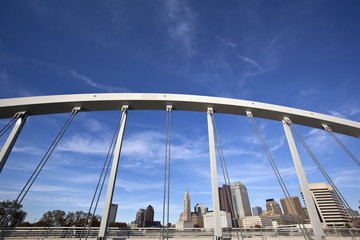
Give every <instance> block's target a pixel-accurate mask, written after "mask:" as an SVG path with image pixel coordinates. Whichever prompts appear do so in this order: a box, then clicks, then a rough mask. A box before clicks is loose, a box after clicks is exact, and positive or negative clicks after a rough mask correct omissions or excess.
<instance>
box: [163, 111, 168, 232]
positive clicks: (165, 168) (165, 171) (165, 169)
mask: <svg viewBox="0 0 360 240" xmlns="http://www.w3.org/2000/svg"><path fill="white" fill-rule="evenodd" d="M168 131H169V112H168V111H166V136H165V139H166V140H165V164H164V166H165V167H164V200H163V217H162V223H163V227H162V239H164V235H165V205H166V202H165V199H166V173H167V149H168V147H167V145H168Z"/></svg>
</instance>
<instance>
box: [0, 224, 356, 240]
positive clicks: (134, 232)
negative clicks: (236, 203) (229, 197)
mask: <svg viewBox="0 0 360 240" xmlns="http://www.w3.org/2000/svg"><path fill="white" fill-rule="evenodd" d="M307 230H308V232H309V233H310V234H311V235H312V229H307ZM162 231H163V230H162V229H161V228H135V229H129V228H118V227H110V228H108V231H107V236H108V237H109V238H126V239H132V238H133V239H135V238H136V239H139V238H152V239H161V236H162ZM242 231H243V235H244V237H245V238H254V239H257V238H259V239H263V238H266V237H269V238H284V237H285V238H291V237H301V236H302V233H301V231H300V229H297V228H279V229H272V228H271V229H270V228H269V229H268V228H263V229H261V228H246V229H242ZM81 232H82V227H18V228H8V229H7V230H6V231H5V232H4V236H3V237H4V238H5V239H57V238H72V239H73V238H77V239H79V238H80V235H81ZM86 232H87V230H86V231H84V232H83V236H82V239H85V235H86ZM324 232H325V235H326V236H329V237H330V236H331V237H336V238H349V237H352V236H354V237H360V228H336V229H334V228H326V229H324ZM98 233H99V228H98V227H92V228H91V229H90V232H89V236H88V238H91V239H96V238H97V236H98ZM165 234H166V232H165ZM168 234H169V235H168V236H169V238H178V239H185V238H201V239H212V237H213V235H214V233H213V230H212V229H204V228H194V229H189V230H185V231H179V230H176V229H173V228H170V229H169V233H168ZM238 234H239V235H240V232H238ZM223 236H224V238H233V239H237V238H236V236H237V234H236V231H235V230H234V229H223Z"/></svg>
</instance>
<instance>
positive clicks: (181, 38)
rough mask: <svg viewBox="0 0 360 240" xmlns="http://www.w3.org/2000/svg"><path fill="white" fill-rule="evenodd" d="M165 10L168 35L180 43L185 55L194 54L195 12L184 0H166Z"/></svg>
mask: <svg viewBox="0 0 360 240" xmlns="http://www.w3.org/2000/svg"><path fill="white" fill-rule="evenodd" d="M166 10H167V16H168V18H169V19H170V21H169V27H168V29H169V33H170V36H171V37H172V38H173V39H174V40H176V41H177V42H179V43H180V44H181V45H182V47H183V49H185V51H186V54H187V55H192V54H194V53H195V50H194V48H193V36H194V34H195V30H196V28H195V14H194V13H193V11H192V10H191V9H190V7H189V6H188V5H187V2H186V1H179V0H167V1H166Z"/></svg>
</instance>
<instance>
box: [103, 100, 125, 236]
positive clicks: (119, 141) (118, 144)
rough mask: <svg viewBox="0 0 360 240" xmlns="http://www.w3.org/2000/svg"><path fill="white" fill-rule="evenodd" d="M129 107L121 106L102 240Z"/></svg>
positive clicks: (104, 212) (104, 211)
mask: <svg viewBox="0 0 360 240" xmlns="http://www.w3.org/2000/svg"><path fill="white" fill-rule="evenodd" d="M127 109H128V106H126V105H124V106H122V108H121V111H122V116H121V122H120V127H119V132H118V134H117V139H116V144H115V150H114V157H113V162H112V166H111V173H110V177H109V184H108V188H107V192H106V198H105V204H104V210H103V215H102V217H101V223H100V229H99V235H98V239H101V240H104V239H106V230H107V226H108V223H109V215H110V208H111V203H112V199H113V195H114V188H115V181H116V174H117V170H118V165H119V158H120V152H121V145H122V140H123V136H124V130H125V124H126V117H127Z"/></svg>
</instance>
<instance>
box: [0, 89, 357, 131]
mask: <svg viewBox="0 0 360 240" xmlns="http://www.w3.org/2000/svg"><path fill="white" fill-rule="evenodd" d="M122 105H129V106H131V107H130V109H134V110H163V109H165V107H166V105H172V106H173V110H184V111H200V112H207V109H208V108H209V107H211V108H213V109H214V111H215V112H217V113H226V114H235V115H244V116H246V111H250V112H252V113H253V114H254V116H256V117H258V118H265V119H271V120H277V121H282V119H283V118H284V117H288V118H290V119H291V120H292V122H293V123H294V124H300V125H304V126H309V127H313V128H319V129H323V128H322V125H321V124H326V125H327V126H329V127H330V128H331V129H332V131H333V132H337V133H341V134H345V135H349V136H353V137H360V123H359V122H355V121H351V120H347V119H343V118H338V117H334V116H329V115H325V114H321V113H315V112H311V111H305V110H300V109H296V108H289V107H283V106H279V105H273V104H267V103H260V102H253V101H245V100H238V99H230V98H218V97H207V96H196V95H182V94H160V93H109V94H76V95H53V96H39V97H25V98H9V99H2V100H0V118H10V117H12V115H13V114H14V113H16V112H20V111H27V112H28V115H41V114H53V113H65V112H70V111H71V109H73V108H74V107H79V106H81V107H82V111H105V110H118V109H119V108H120V107H121V106H122Z"/></svg>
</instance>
